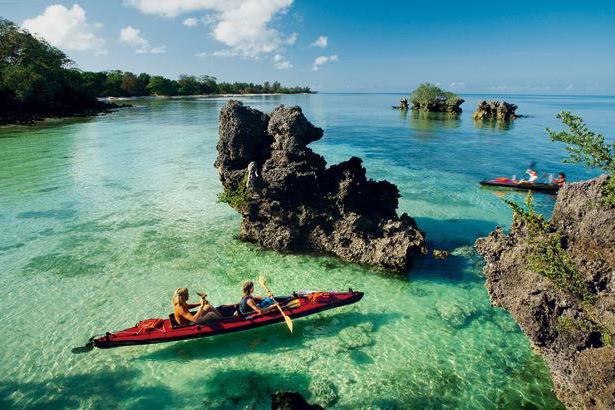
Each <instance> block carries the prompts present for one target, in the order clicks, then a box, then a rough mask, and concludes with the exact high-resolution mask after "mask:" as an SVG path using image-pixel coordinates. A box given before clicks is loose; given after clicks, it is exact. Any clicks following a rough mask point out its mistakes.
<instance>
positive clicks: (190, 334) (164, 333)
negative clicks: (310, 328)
mask: <svg viewBox="0 0 615 410" xmlns="http://www.w3.org/2000/svg"><path fill="white" fill-rule="evenodd" d="M362 297H363V292H355V291H353V290H352V289H349V290H348V292H295V293H293V295H292V296H281V297H278V296H276V297H275V300H276V301H277V302H278V303H279V304H280V306H281V307H282V309H283V310H284V313H286V315H287V316H288V317H290V318H292V319H296V318H300V317H303V316H308V315H312V314H314V313H318V312H322V311H323V310H328V309H333V308H337V307H340V306H345V305H350V304H352V303H356V302H358V301H359V300H361V298H362ZM218 310H219V311H220V313H222V315H223V316H224V317H223V318H222V319H219V320H215V321H211V322H207V323H204V324H188V325H179V324H177V322H176V321H175V319H174V317H173V315H172V314H171V315H170V316H169V318H167V319H147V320H143V321H141V322H139V323H137V324H136V325H135V326H134V327H130V328H128V329H124V330H120V331H119V332H115V333H109V332H107V333H106V334H105V335H104V336H102V337H93V338H91V339H90V341H89V342H88V344H87V345H86V346H83V347H78V348H75V349H73V352H74V353H81V352H84V351H88V350H91V348H92V347H98V348H101V349H108V348H111V347H119V346H130V345H142V344H151V343H163V342H174V341H177V340H185V339H195V338H199V337H207V336H214V335H220V334H223V333H230V332H240V331H242V330H249V329H254V328H257V327H261V326H266V325H271V324H274V323H279V322H283V321H284V317H283V316H282V314H281V313H280V311H279V310H277V309H276V310H272V311H271V312H269V313H266V314H264V315H256V314H254V313H252V314H248V315H238V314H237V305H222V306H219V307H218Z"/></svg>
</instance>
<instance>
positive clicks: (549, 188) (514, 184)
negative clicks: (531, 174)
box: [480, 178, 560, 194]
mask: <svg viewBox="0 0 615 410" xmlns="http://www.w3.org/2000/svg"><path fill="white" fill-rule="evenodd" d="M480 184H481V185H483V186H497V187H505V188H514V189H523V190H530V191H538V192H545V193H548V194H557V191H558V190H559V188H560V186H559V185H558V184H545V183H542V182H528V181H516V180H513V179H509V178H495V179H489V180H486V181H480Z"/></svg>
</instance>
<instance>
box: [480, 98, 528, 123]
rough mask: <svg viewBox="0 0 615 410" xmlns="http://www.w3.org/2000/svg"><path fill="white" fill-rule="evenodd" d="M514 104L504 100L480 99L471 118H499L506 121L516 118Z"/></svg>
mask: <svg viewBox="0 0 615 410" xmlns="http://www.w3.org/2000/svg"><path fill="white" fill-rule="evenodd" d="M516 110H517V106H516V105H515V104H510V103H507V102H506V101H481V102H479V103H478V107H477V108H476V111H475V112H474V114H472V118H474V119H475V120H477V121H480V120H500V121H508V120H514V119H515V118H517V115H516V114H515V111H516Z"/></svg>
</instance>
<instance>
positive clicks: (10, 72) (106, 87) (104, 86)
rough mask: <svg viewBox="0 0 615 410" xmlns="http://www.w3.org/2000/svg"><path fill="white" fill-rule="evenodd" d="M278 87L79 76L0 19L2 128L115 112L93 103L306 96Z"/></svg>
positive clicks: (207, 79) (54, 52)
mask: <svg viewBox="0 0 615 410" xmlns="http://www.w3.org/2000/svg"><path fill="white" fill-rule="evenodd" d="M307 92H311V91H310V89H309V87H284V86H282V85H280V83H279V82H277V81H276V82H273V83H268V82H266V83H264V84H253V83H238V82H236V83H225V82H218V81H217V80H216V78H215V77H212V76H193V75H181V76H180V77H179V78H178V79H177V80H171V79H168V78H165V77H162V76H158V75H149V74H146V73H141V74H139V75H135V74H133V73H130V72H122V71H117V70H114V71H103V72H89V71H82V70H80V69H78V68H77V67H76V66H75V63H74V62H73V61H72V60H71V59H70V58H68V56H66V54H64V53H63V52H62V51H60V50H59V49H58V48H56V47H53V46H52V45H50V44H49V43H47V42H46V41H45V40H43V39H41V38H39V37H36V36H34V35H32V34H30V33H29V32H28V31H26V30H23V29H21V28H19V27H18V26H16V25H15V24H14V23H13V22H11V21H9V20H6V19H3V18H0V124H2V123H15V122H32V121H33V120H37V119H41V118H45V117H51V116H72V115H90V114H93V113H96V112H100V111H104V110H107V109H109V108H113V105H109V104H105V103H102V102H100V101H98V99H97V97H108V96H115V97H133V96H146V95H171V96H172V95H195V94H248V93H250V94H259V93H285V94H289V93H307Z"/></svg>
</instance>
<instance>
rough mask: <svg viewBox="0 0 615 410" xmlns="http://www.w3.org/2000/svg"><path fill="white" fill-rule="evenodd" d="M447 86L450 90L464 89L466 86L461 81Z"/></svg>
mask: <svg viewBox="0 0 615 410" xmlns="http://www.w3.org/2000/svg"><path fill="white" fill-rule="evenodd" d="M448 86H449V87H450V88H464V87H465V86H466V83H464V82H463V81H453V82H452V83H450V84H449V85H448Z"/></svg>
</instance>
